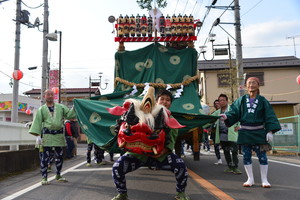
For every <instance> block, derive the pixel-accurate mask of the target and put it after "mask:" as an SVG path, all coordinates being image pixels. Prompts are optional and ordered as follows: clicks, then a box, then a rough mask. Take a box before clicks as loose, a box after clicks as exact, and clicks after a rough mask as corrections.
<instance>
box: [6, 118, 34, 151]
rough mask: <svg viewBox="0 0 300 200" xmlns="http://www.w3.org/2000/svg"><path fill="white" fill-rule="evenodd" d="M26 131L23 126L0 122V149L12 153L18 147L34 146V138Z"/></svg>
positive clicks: (26, 128)
mask: <svg viewBox="0 0 300 200" xmlns="http://www.w3.org/2000/svg"><path fill="white" fill-rule="evenodd" d="M28 130H29V129H28V127H25V124H20V123H12V122H0V147H1V148H0V149H2V150H11V151H12V150H19V147H20V146H27V145H34V144H35V137H34V136H33V135H31V134H29V133H28ZM5 147H7V148H5Z"/></svg>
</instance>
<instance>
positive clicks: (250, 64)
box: [198, 56, 300, 70]
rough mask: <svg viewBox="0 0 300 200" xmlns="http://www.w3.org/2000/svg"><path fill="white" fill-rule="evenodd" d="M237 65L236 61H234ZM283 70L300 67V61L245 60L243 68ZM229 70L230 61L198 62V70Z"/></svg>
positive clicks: (276, 58) (278, 59) (270, 58)
mask: <svg viewBox="0 0 300 200" xmlns="http://www.w3.org/2000/svg"><path fill="white" fill-rule="evenodd" d="M232 62H233V63H234V64H235V62H236V61H235V59H232ZM278 67H280V68H283V67H300V59H299V58H296V57H295V56H281V57H266V58H244V59H243V68H244V69H251V68H278ZM226 68H229V59H222V60H212V61H198V70H218V69H226Z"/></svg>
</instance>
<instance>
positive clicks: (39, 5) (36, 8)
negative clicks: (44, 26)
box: [21, 1, 44, 9]
mask: <svg viewBox="0 0 300 200" xmlns="http://www.w3.org/2000/svg"><path fill="white" fill-rule="evenodd" d="M21 2H22V4H23V5H24V6H26V7H27V8H30V9H37V8H40V7H42V6H43V5H44V4H43V3H42V4H40V5H39V6H36V7H31V6H28V5H27V4H26V3H24V1H21Z"/></svg>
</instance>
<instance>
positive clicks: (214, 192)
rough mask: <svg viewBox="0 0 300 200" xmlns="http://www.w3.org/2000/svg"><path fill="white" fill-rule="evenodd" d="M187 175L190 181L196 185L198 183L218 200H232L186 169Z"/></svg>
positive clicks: (232, 199)
mask: <svg viewBox="0 0 300 200" xmlns="http://www.w3.org/2000/svg"><path fill="white" fill-rule="evenodd" d="M188 173H189V175H190V177H191V178H192V179H194V180H195V181H196V182H197V183H199V184H200V185H201V186H202V187H203V188H204V189H206V190H207V191H208V192H209V193H211V194H212V195H214V196H216V197H217V198H218V199H220V200H234V198H232V197H231V196H229V195H228V194H226V193H225V192H223V191H222V190H220V189H219V188H217V187H216V186H215V185H213V184H212V183H210V182H209V181H207V180H205V179H204V178H202V177H201V176H199V175H198V174H196V173H195V172H193V171H192V170H190V169H188Z"/></svg>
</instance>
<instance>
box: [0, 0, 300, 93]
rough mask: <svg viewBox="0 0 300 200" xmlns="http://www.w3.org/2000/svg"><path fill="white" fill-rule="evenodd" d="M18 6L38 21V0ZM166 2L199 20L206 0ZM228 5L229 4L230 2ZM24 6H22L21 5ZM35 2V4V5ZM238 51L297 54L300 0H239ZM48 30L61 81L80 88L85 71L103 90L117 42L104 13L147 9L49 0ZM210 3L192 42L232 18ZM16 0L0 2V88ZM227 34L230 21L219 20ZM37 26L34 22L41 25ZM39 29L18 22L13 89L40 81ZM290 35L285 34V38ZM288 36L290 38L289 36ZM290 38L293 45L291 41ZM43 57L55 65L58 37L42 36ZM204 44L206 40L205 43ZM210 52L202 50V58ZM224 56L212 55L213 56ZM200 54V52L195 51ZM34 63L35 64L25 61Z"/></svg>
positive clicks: (111, 0)
mask: <svg viewBox="0 0 300 200" xmlns="http://www.w3.org/2000/svg"><path fill="white" fill-rule="evenodd" d="M23 2H24V3H25V4H26V5H25V4H22V10H28V11H29V12H30V21H31V22H32V23H33V22H34V20H35V18H36V17H39V19H40V21H41V22H43V9H44V8H43V6H40V5H41V4H42V3H43V0H30V1H29V0H23ZM167 2H168V6H167V7H166V8H164V9H161V11H162V13H163V14H164V15H167V14H169V15H173V14H174V13H175V14H176V15H178V14H181V15H183V14H187V15H190V14H191V13H192V14H193V15H194V18H195V19H200V20H201V21H202V20H203V18H204V16H205V13H206V11H207V8H206V6H208V5H210V3H211V0H202V1H201V0H198V1H196V0H178V1H177V0H168V1H167ZM231 3H232V1H231V0H219V1H218V2H217V4H216V6H228V5H230V4H231ZM232 5H233V4H232ZM27 6H28V7H27ZM39 6H40V7H39ZM240 6H241V10H240V15H241V23H242V26H241V29H242V44H243V57H244V58H256V57H276V56H295V50H294V48H296V56H297V57H299V55H300V48H299V43H300V12H299V10H300V1H299V0H285V1H282V0H251V1H249V0H240ZM49 12H50V15H49V32H54V31H55V30H58V31H62V87H68V88H70V87H72V88H82V87H88V86H89V76H91V77H92V78H93V79H95V78H98V73H99V72H102V73H103V81H105V80H106V79H107V80H109V87H108V89H107V90H105V91H103V93H109V92H111V91H112V90H113V77H114V54H115V52H116V49H117V48H118V43H116V42H114V37H115V34H113V33H112V31H113V27H114V26H113V24H111V23H109V22H108V17H109V16H110V15H114V16H115V17H116V18H117V17H118V16H119V15H120V14H122V15H123V16H124V15H126V14H128V15H132V14H133V15H137V14H139V15H142V14H146V15H148V14H147V13H148V11H147V10H142V9H140V8H139V7H138V5H137V3H136V1H135V0H108V1H103V0H85V1H83V0H49ZM223 12H224V10H220V9H211V10H210V12H209V14H208V16H207V17H206V19H205V21H204V24H203V27H202V28H201V30H200V32H199V34H198V41H197V42H196V43H195V48H196V50H197V51H198V52H200V48H199V46H202V45H204V43H205V40H206V38H207V37H208V33H209V31H210V30H211V27H212V24H213V22H214V20H215V19H216V18H218V17H220V16H221V17H220V19H221V22H230V23H232V22H234V12H233V11H230V10H227V11H226V12H224V14H222V13H223ZM15 15H16V0H9V1H7V2H4V3H2V4H0V27H1V32H0V87H1V90H0V93H12V88H11V87H10V86H9V82H10V76H11V75H12V72H13V69H14V54H15V50H14V45H15V44H14V43H15V28H16V27H15V22H14V21H13V19H15ZM221 26H222V28H224V29H225V30H226V31H227V32H228V33H229V34H230V35H231V36H233V37H234V36H235V32H234V26H233V25H231V24H221ZM42 28H43V27H40V30H42ZM222 28H220V27H218V26H217V27H214V28H213V29H212V33H215V34H216V38H215V44H225V43H227V38H229V39H230V43H231V50H232V55H233V56H235V45H234V44H235V41H234V39H232V38H231V37H230V36H229V35H228V34H227V33H226V32H225V31H224V30H222ZM42 37H43V34H42V32H40V31H39V30H38V29H37V28H27V27H26V26H24V25H22V27H21V50H20V69H21V70H22V71H23V73H24V78H23V79H22V80H21V81H20V88H19V93H20V94H22V93H23V92H25V91H28V90H30V89H32V88H40V87H41V69H42V68H41V65H42V45H43V38H42ZM287 37H290V39H287ZM293 38H294V39H293ZM293 42H295V45H294V43H293ZM48 44H49V55H48V58H49V62H50V63H51V64H50V66H51V68H52V69H55V68H58V60H59V42H48ZM149 44H150V43H125V47H126V50H134V49H138V48H141V47H144V46H146V45H149ZM205 45H210V44H205ZM209 57H210V54H209V53H207V58H209ZM222 58H223V59H224V58H227V57H220V56H218V57H215V59H222ZM199 59H200V60H203V57H202V56H200V57H199ZM32 66H37V67H38V68H37V69H36V70H31V71H29V70H28V67H32Z"/></svg>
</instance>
